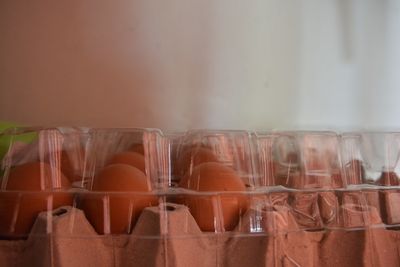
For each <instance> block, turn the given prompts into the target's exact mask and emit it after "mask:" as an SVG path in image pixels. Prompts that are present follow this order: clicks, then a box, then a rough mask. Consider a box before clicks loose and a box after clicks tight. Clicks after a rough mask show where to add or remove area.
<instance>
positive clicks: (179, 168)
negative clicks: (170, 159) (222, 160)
mask: <svg viewBox="0 0 400 267" xmlns="http://www.w3.org/2000/svg"><path fill="white" fill-rule="evenodd" d="M205 162H218V158H217V156H216V155H215V154H214V152H213V151H212V150H211V149H208V148H203V147H191V148H185V149H183V151H182V153H181V155H179V157H178V159H177V161H176V164H175V168H176V171H175V173H176V174H177V175H178V176H183V175H185V174H186V173H187V172H191V171H192V170H193V168H194V167H196V166H197V165H199V164H201V163H205Z"/></svg>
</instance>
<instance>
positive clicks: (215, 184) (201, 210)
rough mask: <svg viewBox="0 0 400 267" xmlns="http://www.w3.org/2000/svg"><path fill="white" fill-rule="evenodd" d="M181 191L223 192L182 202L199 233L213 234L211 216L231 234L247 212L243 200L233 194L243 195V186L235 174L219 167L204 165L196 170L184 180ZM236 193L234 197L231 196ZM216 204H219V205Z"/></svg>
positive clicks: (208, 163) (190, 198)
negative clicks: (187, 208)
mask: <svg viewBox="0 0 400 267" xmlns="http://www.w3.org/2000/svg"><path fill="white" fill-rule="evenodd" d="M179 185H180V186H181V187H183V188H187V189H191V190H195V191H199V192H210V191H213V192H217V191H220V192H225V191H229V192H232V193H227V194H221V195H213V196H210V195H188V196H186V197H185V199H184V202H185V204H186V205H187V206H188V207H189V209H190V212H191V214H192V215H193V217H194V218H195V220H196V221H197V223H198V225H199V227H200V229H201V230H202V231H217V230H218V229H217V228H218V225H216V224H215V223H216V221H218V220H214V217H215V216H222V217H220V218H218V219H220V220H219V221H220V222H221V226H222V227H223V229H224V230H225V231H231V230H233V229H234V228H235V226H236V225H237V223H238V221H239V218H240V216H241V215H242V214H244V212H245V211H246V210H247V198H246V196H244V195H241V194H238V193H237V192H238V191H240V192H245V191H246V186H245V184H244V183H243V181H242V180H241V179H240V177H239V176H238V175H237V174H236V172H235V171H234V170H233V169H231V168H229V167H227V166H224V165H223V164H221V163H215V162H206V163H202V164H200V165H198V166H196V167H195V168H194V170H193V173H192V174H191V175H190V176H189V175H187V176H185V177H184V178H183V179H182V180H181V182H180V184H179ZM235 192H236V193H235ZM219 201H220V202H219Z"/></svg>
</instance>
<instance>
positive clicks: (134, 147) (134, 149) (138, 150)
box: [129, 144, 144, 155]
mask: <svg viewBox="0 0 400 267" xmlns="http://www.w3.org/2000/svg"><path fill="white" fill-rule="evenodd" d="M129 151H132V152H136V153H139V154H142V155H144V146H143V144H133V145H131V146H130V147H129Z"/></svg>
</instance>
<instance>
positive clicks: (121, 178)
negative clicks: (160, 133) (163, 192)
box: [81, 164, 157, 234]
mask: <svg viewBox="0 0 400 267" xmlns="http://www.w3.org/2000/svg"><path fill="white" fill-rule="evenodd" d="M92 191H94V192H91V193H85V194H84V195H83V197H82V203H81V204H82V205H81V207H82V209H83V210H84V211H85V214H86V217H87V218H88V220H89V221H90V223H91V224H92V225H93V227H94V228H95V230H96V231H97V232H98V233H99V234H124V233H125V234H128V233H130V231H131V230H132V227H133V226H134V225H135V223H136V220H137V219H138V217H139V215H140V213H141V212H142V210H143V209H144V208H145V207H149V206H154V205H157V198H156V196H155V195H151V194H140V193H146V192H147V193H148V192H150V191H151V187H150V182H149V180H148V178H147V177H146V176H145V175H144V173H143V172H141V171H140V170H139V169H138V168H135V167H133V166H130V165H126V164H113V165H108V166H106V167H105V168H103V169H102V170H101V171H100V173H99V174H98V175H97V176H96V177H95V178H94V181H93V188H92ZM99 192H107V193H99ZM138 193H139V194H138Z"/></svg>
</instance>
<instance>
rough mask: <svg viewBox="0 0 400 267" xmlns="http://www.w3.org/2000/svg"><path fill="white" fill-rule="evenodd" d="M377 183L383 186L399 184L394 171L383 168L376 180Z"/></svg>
mask: <svg viewBox="0 0 400 267" xmlns="http://www.w3.org/2000/svg"><path fill="white" fill-rule="evenodd" d="M377 184H378V185H385V186H398V185H399V177H398V176H397V174H396V173H395V172H394V171H387V170H384V171H383V172H382V174H381V177H379V179H378V181H377Z"/></svg>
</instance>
